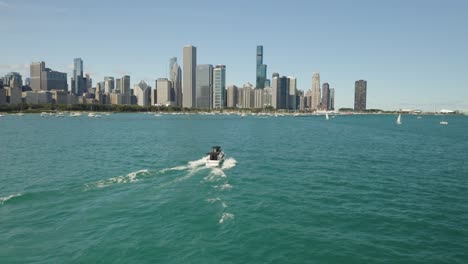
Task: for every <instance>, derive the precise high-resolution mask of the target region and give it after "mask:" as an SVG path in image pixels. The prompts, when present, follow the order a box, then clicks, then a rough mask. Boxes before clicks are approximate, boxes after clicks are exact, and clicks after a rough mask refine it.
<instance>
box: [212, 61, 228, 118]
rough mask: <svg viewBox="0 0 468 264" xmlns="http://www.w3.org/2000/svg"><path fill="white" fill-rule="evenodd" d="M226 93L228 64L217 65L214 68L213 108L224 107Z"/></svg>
mask: <svg viewBox="0 0 468 264" xmlns="http://www.w3.org/2000/svg"><path fill="white" fill-rule="evenodd" d="M225 93H226V66H225V65H216V66H215V67H214V68H213V108H214V109H220V108H224V100H225Z"/></svg>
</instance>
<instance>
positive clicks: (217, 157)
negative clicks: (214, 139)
mask: <svg viewBox="0 0 468 264" xmlns="http://www.w3.org/2000/svg"><path fill="white" fill-rule="evenodd" d="M207 155H208V156H206V161H205V165H206V166H207V167H218V166H219V165H221V163H223V161H224V152H223V151H222V150H221V147H220V146H214V147H212V150H211V152H209V153H207Z"/></svg>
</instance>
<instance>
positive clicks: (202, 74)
mask: <svg viewBox="0 0 468 264" xmlns="http://www.w3.org/2000/svg"><path fill="white" fill-rule="evenodd" d="M196 82H197V85H196V97H197V100H196V107H197V108H204V109H211V108H212V107H213V65H211V64H202V65H197V80H196Z"/></svg>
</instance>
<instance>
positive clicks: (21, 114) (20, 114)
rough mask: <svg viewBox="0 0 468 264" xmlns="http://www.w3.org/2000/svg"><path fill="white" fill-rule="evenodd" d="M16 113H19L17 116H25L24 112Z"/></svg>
mask: <svg viewBox="0 0 468 264" xmlns="http://www.w3.org/2000/svg"><path fill="white" fill-rule="evenodd" d="M16 115H17V116H24V114H23V113H21V112H19V113H17V114H16Z"/></svg>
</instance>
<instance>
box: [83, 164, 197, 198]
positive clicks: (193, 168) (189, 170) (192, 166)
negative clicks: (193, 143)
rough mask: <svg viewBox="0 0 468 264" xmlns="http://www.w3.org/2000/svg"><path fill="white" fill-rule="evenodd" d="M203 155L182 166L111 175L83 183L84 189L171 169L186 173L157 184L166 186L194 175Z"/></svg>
mask: <svg viewBox="0 0 468 264" xmlns="http://www.w3.org/2000/svg"><path fill="white" fill-rule="evenodd" d="M205 168H206V167H205V157H203V158H201V159H198V160H194V161H189V162H187V165H182V166H176V167H171V168H166V169H162V170H158V171H149V170H139V171H135V172H131V173H129V174H127V175H121V176H117V177H112V178H109V179H105V180H100V181H97V182H93V183H89V184H85V191H88V190H92V189H101V188H106V187H109V186H111V185H114V184H124V183H133V182H137V181H139V180H140V179H143V178H148V177H150V176H155V175H164V174H166V173H169V172H171V171H186V172H187V173H186V174H185V173H184V175H183V176H180V177H177V178H175V179H172V180H170V181H168V182H165V183H162V184H160V185H159V187H160V188H162V187H166V186H168V185H171V184H173V183H176V182H180V181H183V180H186V179H188V178H190V177H192V176H193V175H195V174H196V173H197V172H198V171H200V170H202V169H205Z"/></svg>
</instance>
